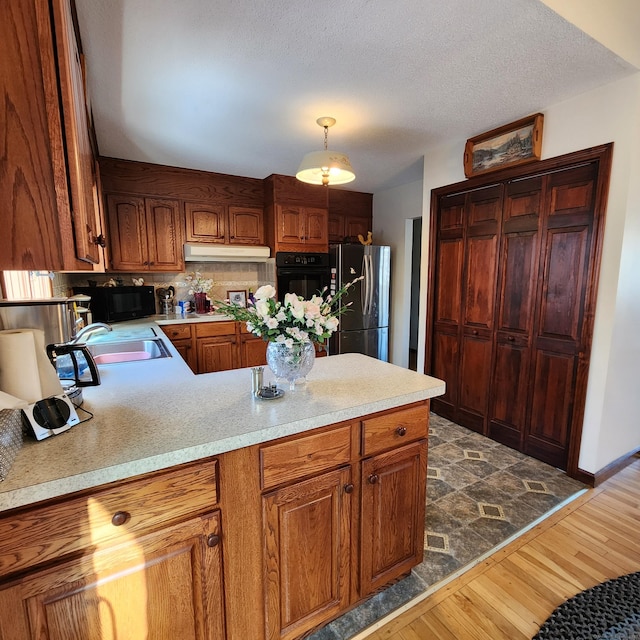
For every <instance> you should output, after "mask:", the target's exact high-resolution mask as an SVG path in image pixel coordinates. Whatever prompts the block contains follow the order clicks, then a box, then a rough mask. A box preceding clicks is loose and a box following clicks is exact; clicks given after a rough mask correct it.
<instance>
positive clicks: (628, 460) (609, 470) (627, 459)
mask: <svg viewBox="0 0 640 640" xmlns="http://www.w3.org/2000/svg"><path fill="white" fill-rule="evenodd" d="M638 458H640V447H637V448H636V449H633V450H632V451H629V453H625V454H624V455H622V456H620V457H619V458H617V459H616V460H614V461H613V462H610V463H609V464H608V465H607V466H606V467H602V469H600V471H596V472H595V474H593V476H592V477H593V480H594V482H593V485H592V486H594V487H597V486H598V485H600V484H602V483H603V482H604V481H605V480H608V479H609V478H611V476H614V475H615V474H616V473H618V471H622V470H623V469H624V468H625V467H628V466H629V465H630V464H632V463H634V462H635V461H636V460H637V459H638Z"/></svg>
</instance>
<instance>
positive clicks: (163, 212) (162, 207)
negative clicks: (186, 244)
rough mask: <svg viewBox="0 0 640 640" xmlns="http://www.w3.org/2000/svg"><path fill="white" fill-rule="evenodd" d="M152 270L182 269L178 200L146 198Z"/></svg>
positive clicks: (150, 268)
mask: <svg viewBox="0 0 640 640" xmlns="http://www.w3.org/2000/svg"><path fill="white" fill-rule="evenodd" d="M145 209H146V220H147V242H148V246H149V265H148V268H149V270H150V271H182V270H183V269H184V256H183V253H182V243H183V241H182V238H183V233H182V218H181V216H180V204H179V203H178V201H177V200H161V199H158V198H147V199H146V200H145Z"/></svg>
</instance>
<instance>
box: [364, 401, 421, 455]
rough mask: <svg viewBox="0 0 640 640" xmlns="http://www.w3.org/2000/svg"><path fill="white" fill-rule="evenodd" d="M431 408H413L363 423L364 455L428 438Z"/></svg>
mask: <svg viewBox="0 0 640 640" xmlns="http://www.w3.org/2000/svg"><path fill="white" fill-rule="evenodd" d="M428 431H429V408H428V407H424V406H423V407H413V408H410V409H402V410H400V411H394V412H392V413H387V414H386V415H384V416H379V417H377V418H370V419H368V420H363V421H362V455H365V456H368V455H370V454H372V453H377V452H378V451H383V450H384V449H391V448H392V447H397V446H400V445H403V444H406V443H407V442H410V441H412V440H418V439H420V438H426V437H427V433H428Z"/></svg>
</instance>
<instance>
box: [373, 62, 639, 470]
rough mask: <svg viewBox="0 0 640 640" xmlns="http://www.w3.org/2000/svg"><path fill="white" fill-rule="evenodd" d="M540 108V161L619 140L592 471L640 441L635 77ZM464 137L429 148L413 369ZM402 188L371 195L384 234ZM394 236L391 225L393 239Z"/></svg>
mask: <svg viewBox="0 0 640 640" xmlns="http://www.w3.org/2000/svg"><path fill="white" fill-rule="evenodd" d="M541 111H542V112H543V113H544V115H545V121H544V132H543V145H542V158H543V159H546V158H550V157H554V156H557V155H561V154H563V153H569V152H572V151H578V150H580V149H584V148H587V147H591V146H596V145H599V144H604V143H608V142H614V143H615V146H614V152H613V166H612V172H611V183H610V189H609V200H608V206H607V214H606V223H605V234H604V245H603V253H602V264H601V271H600V283H599V291H598V302H597V308H596V318H595V326H594V337H593V347H592V352H591V367H590V373H589V383H588V387H587V402H586V411H585V419H584V428H583V437H582V446H581V453H580V461H579V465H580V468H582V469H584V470H585V471H588V472H592V473H593V472H596V471H598V470H600V469H602V468H603V467H605V466H606V465H607V464H609V463H610V462H612V461H614V460H616V459H617V458H618V457H620V456H622V455H624V454H626V453H627V452H629V451H632V450H635V449H637V448H639V447H640V427H639V424H640V422H639V418H638V416H640V388H639V386H638V381H639V380H640V331H639V328H640V257H639V256H640V180H638V176H639V175H640V150H639V147H638V140H640V74H635V75H633V76H630V77H628V78H625V79H624V80H621V81H618V82H615V83H612V84H610V85H607V86H605V87H601V88H599V89H596V90H594V91H591V92H589V93H586V94H583V95H580V96H577V97H575V98H572V99H571V100H567V101H565V102H562V103H559V104H556V105H552V106H550V107H548V108H547V109H541ZM464 143H465V140H456V141H451V142H450V143H449V144H446V145H443V146H440V147H438V148H436V149H428V150H426V152H425V158H424V184H423V190H424V197H423V206H424V213H423V258H422V273H421V292H422V293H421V309H420V340H419V347H418V358H419V360H418V370H419V371H421V370H423V367H424V362H423V359H424V356H423V353H424V340H425V318H426V298H427V269H428V260H429V256H428V233H429V217H430V216H429V206H430V193H431V190H432V189H434V188H436V187H440V186H444V185H447V184H452V183H454V182H459V181H460V180H463V179H464V173H463V169H462V155H463V151H464ZM405 189H407V187H400V188H398V189H395V190H392V191H394V193H393V194H388V195H387V192H383V193H380V194H376V196H375V197H374V205H375V203H376V202H377V203H378V205H379V206H377V207H375V206H374V227H375V226H377V227H378V228H379V229H380V235H384V233H386V232H387V229H388V228H391V227H392V226H393V228H396V227H397V226H398V223H397V222H395V224H394V220H393V218H392V213H391V211H390V210H389V209H387V206H388V205H391V204H393V198H394V197H395V198H396V199H398V200H401V199H402V198H403V197H404V195H405V193H404V190H405ZM390 191H391V190H390ZM398 236H399V232H397V231H396V232H395V240H396V241H398ZM400 251H401V250H400V249H399V250H398V252H400ZM394 286H395V287H398V288H400V289H401V290H404V289H403V288H406V287H407V286H409V283H408V282H407V283H397V282H396V278H394ZM398 313H401V311H400V312H398V311H397V310H394V315H396V314H398ZM393 332H394V334H395V327H393ZM402 339H404V336H403V337H402V338H401V337H400V336H398V335H393V339H392V342H393V344H394V350H402V349H403V348H405V347H403V346H402V344H401V340H402ZM406 344H408V343H406ZM398 364H399V363H398Z"/></svg>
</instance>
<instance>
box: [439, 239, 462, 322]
mask: <svg viewBox="0 0 640 640" xmlns="http://www.w3.org/2000/svg"><path fill="white" fill-rule="evenodd" d="M437 260H438V262H437V266H436V283H435V287H436V294H435V295H436V304H435V316H434V318H435V322H436V323H447V324H454V325H457V324H459V323H460V291H461V283H462V260H463V244H462V239H461V238H457V239H454V240H446V241H442V242H441V243H440V246H439V247H438V258H437Z"/></svg>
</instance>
